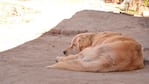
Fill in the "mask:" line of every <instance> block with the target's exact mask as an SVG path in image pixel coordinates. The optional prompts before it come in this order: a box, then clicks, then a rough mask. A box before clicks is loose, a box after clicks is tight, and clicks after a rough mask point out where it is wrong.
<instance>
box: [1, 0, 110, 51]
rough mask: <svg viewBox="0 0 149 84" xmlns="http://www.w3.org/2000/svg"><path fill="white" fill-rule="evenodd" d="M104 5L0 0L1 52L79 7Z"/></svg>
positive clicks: (76, 0)
mask: <svg viewBox="0 0 149 84" xmlns="http://www.w3.org/2000/svg"><path fill="white" fill-rule="evenodd" d="M102 5H103V3H102V2H101V1H100V0H26V1H25V0H24V1H23V0H0V10H1V11H0V52H1V51H5V50H7V49H10V48H13V47H16V46H18V45H21V44H23V43H25V42H27V41H30V40H33V39H35V38H37V37H39V36H40V35H42V34H43V33H44V32H46V31H49V30H50V29H51V28H53V27H54V26H56V25H57V24H58V23H59V22H60V21H62V20H63V19H67V18H70V17H71V16H72V15H73V14H75V13H76V12H78V11H80V10H84V9H91V10H103V7H106V6H102ZM109 8H110V7H109ZM104 10H106V9H105V8H104ZM108 10H109V9H108ZM110 10H111V9H110Z"/></svg>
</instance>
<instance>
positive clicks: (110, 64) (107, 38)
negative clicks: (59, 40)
mask: <svg viewBox="0 0 149 84" xmlns="http://www.w3.org/2000/svg"><path fill="white" fill-rule="evenodd" d="M72 52H75V53H76V54H74V53H72ZM63 53H64V54H65V55H66V56H59V57H57V58H56V60H57V63H56V64H53V65H50V66H48V67H49V68H57V69H65V70H73V71H84V72H112V71H130V70H136V69H141V68H143V67H144V62H143V56H142V49H141V45H140V44H139V43H138V42H137V41H136V40H134V39H133V38H131V37H129V36H126V35H123V34H121V33H117V32H95V33H81V34H78V35H76V36H74V38H73V39H72V41H71V43H70V45H69V46H68V48H66V49H65V50H64V52H63Z"/></svg>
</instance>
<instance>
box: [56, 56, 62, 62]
mask: <svg viewBox="0 0 149 84" xmlns="http://www.w3.org/2000/svg"><path fill="white" fill-rule="evenodd" d="M63 58H64V57H62V56H58V57H56V62H60V61H63Z"/></svg>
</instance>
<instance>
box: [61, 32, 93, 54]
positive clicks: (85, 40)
mask: <svg viewBox="0 0 149 84" xmlns="http://www.w3.org/2000/svg"><path fill="white" fill-rule="evenodd" d="M92 36H93V34H92V33H82V34H78V35H76V36H75V37H74V38H73V39H72V41H71V43H70V45H69V47H68V48H66V49H65V50H64V51H63V53H64V54H65V55H70V54H76V53H79V52H80V51H82V50H83V49H85V48H86V47H89V46H91V45H92Z"/></svg>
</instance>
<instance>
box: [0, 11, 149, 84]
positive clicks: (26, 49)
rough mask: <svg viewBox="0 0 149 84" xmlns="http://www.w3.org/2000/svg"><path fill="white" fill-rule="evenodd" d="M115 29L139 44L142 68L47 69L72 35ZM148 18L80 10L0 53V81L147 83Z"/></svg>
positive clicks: (11, 83)
mask: <svg viewBox="0 0 149 84" xmlns="http://www.w3.org/2000/svg"><path fill="white" fill-rule="evenodd" d="M97 31H98V32H101V31H115V32H121V33H123V34H126V35H130V36H131V37H133V38H135V39H136V40H137V41H138V42H140V43H141V44H142V46H143V55H144V59H145V68H144V69H140V70H134V71H128V72H109V73H92V72H75V71H67V70H58V69H47V68H46V66H48V65H50V64H53V63H55V57H56V56H60V55H63V54H62V51H63V49H64V48H65V47H66V46H67V45H68V44H69V42H70V40H71V39H72V37H73V36H74V35H75V34H77V33H80V32H97ZM148 36H149V18H143V17H133V16H129V15H124V14H114V13H107V12H100V11H92V10H84V11H80V12H77V13H76V14H75V15H73V16H72V17H71V18H70V19H65V20H63V21H62V22H60V23H59V24H58V25H57V26H56V27H54V28H53V29H52V30H51V31H49V32H47V33H45V34H43V35H42V36H41V37H39V38H37V39H35V40H33V41H30V42H27V43H24V44H23V45H21V46H18V47H16V48H13V49H10V50H8V51H5V52H1V53H0V66H1V67H0V84H148V83H149V80H148V78H149V73H148V72H149V39H148Z"/></svg>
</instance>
